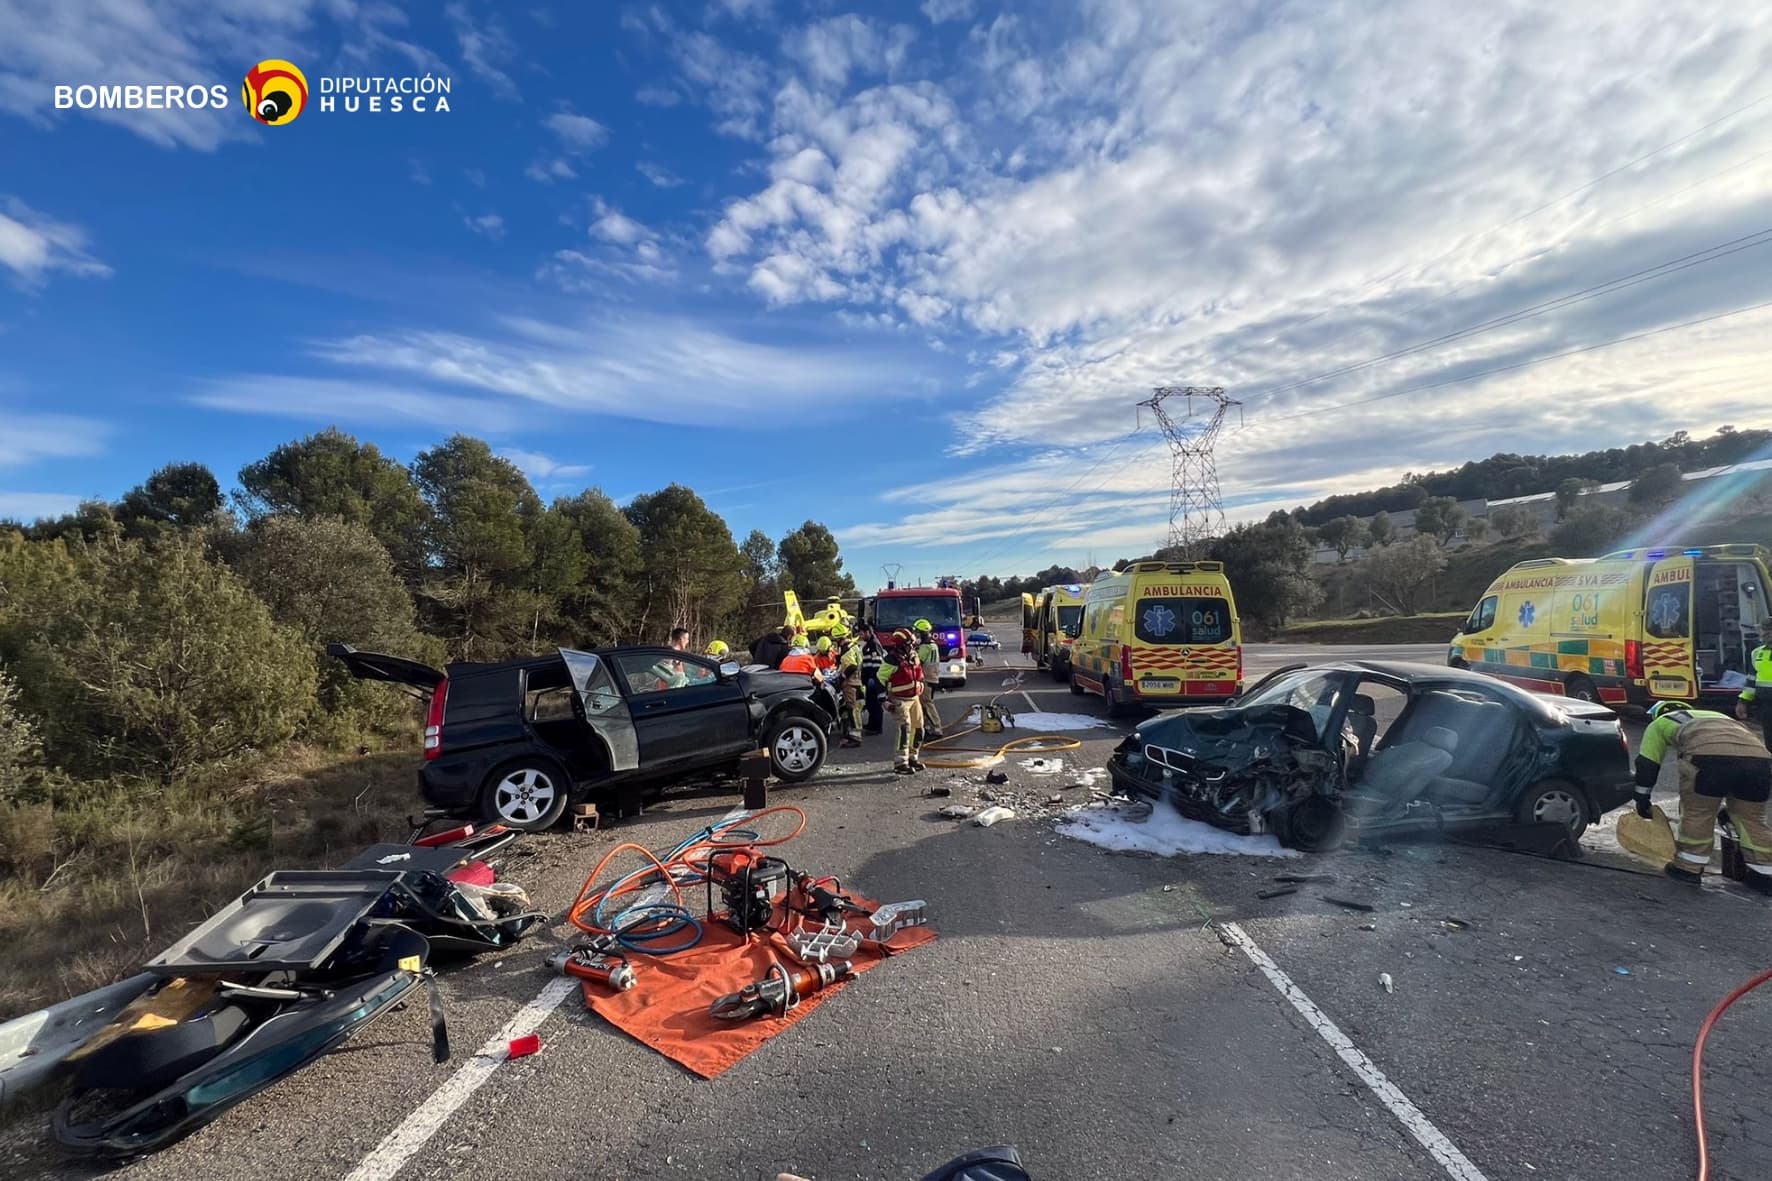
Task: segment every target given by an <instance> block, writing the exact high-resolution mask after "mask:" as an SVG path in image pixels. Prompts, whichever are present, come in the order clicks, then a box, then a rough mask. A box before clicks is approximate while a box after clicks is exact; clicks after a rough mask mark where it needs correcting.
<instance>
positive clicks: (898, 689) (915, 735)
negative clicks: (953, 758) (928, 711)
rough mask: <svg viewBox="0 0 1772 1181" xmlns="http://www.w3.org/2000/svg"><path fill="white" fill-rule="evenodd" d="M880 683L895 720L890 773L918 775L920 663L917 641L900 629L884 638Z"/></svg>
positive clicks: (921, 667)
mask: <svg viewBox="0 0 1772 1181" xmlns="http://www.w3.org/2000/svg"><path fill="white" fill-rule="evenodd" d="M880 683H881V684H882V685H884V686H885V687H886V708H887V709H890V710H891V711H892V712H893V714H894V715H895V716H896V717H897V718H898V754H897V756H896V757H895V758H894V759H893V761H892V769H893V770H894V771H896V772H898V773H899V774H900V775H909V774H911V773H912V772H913V771H921V770H922V769H923V760H922V759H920V758H918V757H917V756H918V755H919V754H920V753H921V752H922V748H923V662H922V661H920V660H918V659H917V639H916V637H915V636H914V635H912V634H911V633H910V632H908V631H906V630H905V629H903V628H900V629H899V630H897V631H895V632H893V633H892V635H890V636H889V637H887V640H886V663H884V664H882V665H881V666H880Z"/></svg>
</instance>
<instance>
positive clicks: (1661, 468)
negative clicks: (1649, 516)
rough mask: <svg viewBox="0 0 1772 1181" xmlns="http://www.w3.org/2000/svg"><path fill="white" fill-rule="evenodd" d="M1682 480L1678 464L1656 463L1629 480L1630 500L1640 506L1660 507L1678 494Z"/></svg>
mask: <svg viewBox="0 0 1772 1181" xmlns="http://www.w3.org/2000/svg"><path fill="white" fill-rule="evenodd" d="M1683 482H1684V481H1683V479H1682V477H1681V476H1680V469H1679V467H1678V466H1676V465H1674V464H1671V463H1658V464H1656V465H1655V466H1654V467H1652V468H1650V469H1648V470H1647V471H1645V472H1644V473H1643V474H1642V475H1640V476H1638V477H1637V478H1636V479H1634V480H1632V481H1631V485H1630V502H1631V503H1632V504H1634V505H1637V506H1638V507H1640V508H1648V509H1656V508H1660V507H1661V506H1662V505H1665V504H1667V503H1668V502H1669V501H1671V500H1673V499H1674V498H1675V497H1676V496H1678V495H1679V494H1680V485H1681V484H1682V483H1683Z"/></svg>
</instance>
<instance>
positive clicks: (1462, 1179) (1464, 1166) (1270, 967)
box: [1218, 923, 1488, 1181]
mask: <svg viewBox="0 0 1772 1181" xmlns="http://www.w3.org/2000/svg"><path fill="white" fill-rule="evenodd" d="M1218 929H1219V930H1220V931H1221V932H1223V933H1224V935H1225V937H1226V938H1227V939H1229V940H1230V941H1231V942H1232V943H1235V944H1236V945H1237V947H1238V948H1239V949H1240V950H1241V951H1242V953H1243V954H1244V955H1246V956H1248V957H1249V962H1250V963H1252V964H1254V965H1255V966H1256V967H1257V968H1260V969H1261V974H1262V975H1263V976H1266V977H1267V978H1268V982H1269V983H1270V984H1272V985H1273V986H1274V987H1275V988H1276V989H1278V990H1279V992H1280V995H1281V996H1283V997H1285V998H1286V999H1287V1001H1289V1002H1290V1003H1291V1005H1292V1007H1293V1008H1294V1009H1297V1010H1298V1012H1299V1015H1300V1016H1302V1017H1303V1018H1304V1019H1305V1021H1307V1022H1309V1024H1310V1027H1311V1028H1312V1029H1314V1030H1316V1031H1317V1034H1318V1036H1320V1037H1321V1038H1322V1039H1323V1040H1324V1041H1326V1042H1328V1043H1329V1046H1330V1048H1331V1049H1333V1050H1334V1051H1335V1052H1336V1054H1338V1055H1339V1056H1340V1057H1341V1060H1342V1061H1343V1062H1345V1063H1347V1064H1348V1066H1349V1067H1350V1068H1351V1069H1352V1070H1353V1072H1354V1073H1355V1074H1357V1075H1359V1076H1360V1081H1361V1082H1363V1083H1365V1084H1366V1085H1367V1086H1368V1087H1370V1088H1371V1089H1372V1093H1373V1094H1374V1095H1376V1096H1378V1101H1379V1102H1380V1103H1382V1104H1384V1106H1385V1108H1386V1109H1387V1110H1388V1111H1389V1112H1390V1113H1391V1114H1392V1115H1394V1116H1396V1117H1397V1120H1398V1122H1400V1123H1401V1124H1402V1125H1403V1127H1404V1128H1405V1129H1406V1130H1407V1131H1408V1133H1409V1134H1410V1135H1411V1136H1413V1137H1415V1139H1416V1140H1417V1141H1419V1142H1420V1144H1421V1146H1422V1147H1423V1148H1425V1149H1427V1150H1428V1152H1429V1153H1430V1154H1431V1155H1432V1156H1433V1158H1434V1159H1435V1160H1437V1161H1439V1162H1440V1167H1441V1168H1443V1169H1445V1170H1446V1175H1447V1176H1448V1177H1451V1178H1452V1179H1453V1181H1488V1179H1487V1178H1486V1177H1484V1176H1483V1172H1482V1170H1481V1169H1479V1168H1477V1166H1476V1165H1474V1164H1472V1163H1471V1162H1470V1159H1469V1158H1468V1157H1466V1156H1465V1155H1464V1153H1462V1152H1460V1151H1458V1146H1457V1145H1455V1144H1453V1143H1452V1141H1450V1140H1448V1139H1447V1138H1446V1136H1445V1134H1444V1133H1443V1132H1441V1131H1440V1129H1438V1128H1436V1127H1434V1125H1433V1123H1432V1121H1430V1120H1429V1119H1428V1118H1427V1116H1425V1115H1423V1114H1422V1111H1421V1108H1419V1107H1417V1106H1415V1104H1414V1103H1411V1102H1410V1101H1409V1097H1408V1096H1407V1095H1405V1094H1403V1092H1402V1091H1400V1090H1398V1089H1397V1086H1396V1084H1395V1083H1393V1082H1391V1081H1390V1079H1388V1078H1386V1077H1385V1076H1384V1072H1383V1071H1382V1070H1380V1069H1378V1067H1377V1066H1376V1065H1374V1064H1373V1062H1372V1059H1370V1058H1368V1057H1366V1055H1365V1054H1363V1053H1361V1052H1360V1049H1359V1047H1358V1046H1356V1045H1354V1043H1353V1042H1352V1041H1350V1040H1349V1039H1348V1036H1347V1034H1345V1033H1343V1032H1341V1029H1340V1028H1339V1027H1338V1026H1337V1025H1336V1024H1335V1022H1333V1021H1331V1020H1330V1019H1329V1016H1328V1014H1326V1013H1324V1012H1323V1010H1321V1009H1319V1008H1317V1006H1316V1002H1314V1001H1312V1000H1311V998H1310V997H1308V996H1306V995H1304V990H1303V989H1301V988H1299V987H1298V985H1296V984H1294V983H1293V982H1292V978H1291V977H1290V976H1288V975H1286V973H1284V972H1282V971H1281V970H1280V966H1279V965H1278V964H1276V963H1274V961H1273V960H1272V959H1271V958H1270V957H1269V956H1268V954H1267V952H1265V951H1263V950H1261V948H1260V947H1258V946H1256V943H1255V940H1253V939H1251V938H1249V936H1248V934H1247V933H1245V932H1244V930H1243V928H1241V927H1239V926H1238V925H1237V924H1235V923H1219V924H1218Z"/></svg>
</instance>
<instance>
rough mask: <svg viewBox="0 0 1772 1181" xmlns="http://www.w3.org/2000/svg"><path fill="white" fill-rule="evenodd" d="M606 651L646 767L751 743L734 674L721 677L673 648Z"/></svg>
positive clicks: (706, 759) (702, 758) (701, 758)
mask: <svg viewBox="0 0 1772 1181" xmlns="http://www.w3.org/2000/svg"><path fill="white" fill-rule="evenodd" d="M611 656H612V659H613V660H614V661H615V666H616V670H617V672H618V674H619V676H620V679H621V682H622V686H623V688H624V689H625V690H626V691H627V696H628V704H629V708H630V709H631V710H632V712H633V718H634V729H635V731H636V732H637V733H638V735H639V740H640V762H641V765H642V766H644V767H645V768H646V769H647V770H651V769H652V768H654V767H672V766H693V765H696V764H704V763H710V762H717V761H719V760H720V759H723V758H725V757H727V756H729V755H732V754H735V753H737V752H739V751H744V750H749V749H750V748H751V747H752V746H753V745H754V744H753V743H752V741H751V733H750V718H751V713H750V706H749V703H747V702H746V701H745V694H744V689H743V687H742V686H741V685H740V684H739V683H738V681H737V680H736V679H729V680H723V679H721V677H720V670H719V669H718V668H716V667H715V666H714V665H713V664H711V663H709V662H707V661H705V660H701V659H699V658H697V657H694V656H691V655H690V654H689V653H687V652H678V651H676V650H675V649H672V648H634V649H627V650H624V651H619V652H615V653H612V654H611Z"/></svg>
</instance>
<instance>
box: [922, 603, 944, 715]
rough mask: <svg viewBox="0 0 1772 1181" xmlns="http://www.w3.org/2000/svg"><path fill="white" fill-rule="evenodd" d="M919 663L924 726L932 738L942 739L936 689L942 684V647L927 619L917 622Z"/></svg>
mask: <svg viewBox="0 0 1772 1181" xmlns="http://www.w3.org/2000/svg"><path fill="white" fill-rule="evenodd" d="M916 629H917V661H918V663H920V664H921V665H922V666H923V726H924V729H925V731H926V732H927V734H928V736H929V737H930V738H940V737H941V715H940V714H939V713H937V712H936V711H935V689H936V686H938V685H940V684H941V645H940V644H938V643H937V642H936V640H935V625H934V624H932V623H930V622H929V621H928V620H927V619H919V620H917V622H916Z"/></svg>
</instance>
